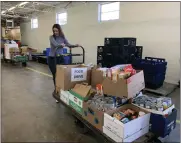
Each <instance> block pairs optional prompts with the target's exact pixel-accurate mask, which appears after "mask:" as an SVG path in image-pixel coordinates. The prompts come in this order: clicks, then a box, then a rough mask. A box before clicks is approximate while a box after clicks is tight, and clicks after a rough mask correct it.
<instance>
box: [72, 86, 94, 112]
mask: <svg viewBox="0 0 181 143" xmlns="http://www.w3.org/2000/svg"><path fill="white" fill-rule="evenodd" d="M91 93H92V89H91V86H90V85H88V84H76V85H75V87H74V88H73V89H71V90H70V91H69V105H70V106H71V107H72V108H73V109H75V110H76V111H77V112H78V113H79V114H81V115H82V114H83V105H84V102H85V101H87V100H88V99H89V97H90V96H91Z"/></svg>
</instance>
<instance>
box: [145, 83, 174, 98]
mask: <svg viewBox="0 0 181 143" xmlns="http://www.w3.org/2000/svg"><path fill="white" fill-rule="evenodd" d="M176 88H177V85H174V84H170V83H167V82H164V83H163V86H162V87H160V88H158V89H150V88H145V89H144V90H143V92H144V93H147V92H148V93H153V94H156V95H160V96H168V95H169V94H171V93H172V92H173V91H174V90H175V89H176Z"/></svg>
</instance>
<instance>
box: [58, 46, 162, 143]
mask: <svg viewBox="0 0 181 143" xmlns="http://www.w3.org/2000/svg"><path fill="white" fill-rule="evenodd" d="M77 47H79V46H69V48H70V53H68V54H63V56H71V57H72V56H82V63H72V59H71V64H83V63H84V62H85V50H84V48H83V47H82V46H80V47H81V48H82V51H83V52H82V54H72V48H77ZM55 61H56V60H55ZM60 103H61V104H63V105H64V106H65V107H67V108H68V109H69V111H70V112H71V114H72V116H73V117H74V118H75V120H74V122H75V124H76V125H77V126H79V127H80V128H81V132H80V133H81V134H80V136H79V137H78V138H77V139H76V140H75V142H78V143H79V141H80V140H81V138H82V136H83V135H85V134H86V133H88V132H89V131H91V132H93V133H94V135H95V137H96V139H97V141H98V142H104V143H116V142H115V141H113V140H112V139H111V138H110V137H108V136H107V135H106V134H104V133H103V132H101V131H100V130H98V129H97V128H95V127H94V126H93V125H91V124H90V123H89V122H88V121H86V120H85V119H84V118H83V117H82V116H81V115H80V114H79V113H78V112H77V111H76V110H74V109H73V108H72V107H70V106H68V105H67V104H65V103H64V102H63V101H62V100H60ZM134 142H149V143H161V141H160V140H159V139H158V137H157V136H156V135H154V134H153V133H151V132H149V133H148V134H146V135H144V136H142V137H140V138H138V139H137V140H136V141H134Z"/></svg>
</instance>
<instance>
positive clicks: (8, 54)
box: [4, 44, 18, 59]
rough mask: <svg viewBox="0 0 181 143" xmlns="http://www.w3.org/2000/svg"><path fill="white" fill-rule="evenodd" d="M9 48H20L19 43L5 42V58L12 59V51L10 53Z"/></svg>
mask: <svg viewBox="0 0 181 143" xmlns="http://www.w3.org/2000/svg"><path fill="white" fill-rule="evenodd" d="M9 48H17V49H18V44H4V56H5V59H11V56H10V53H9Z"/></svg>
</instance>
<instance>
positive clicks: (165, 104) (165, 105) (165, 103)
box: [162, 101, 168, 110]
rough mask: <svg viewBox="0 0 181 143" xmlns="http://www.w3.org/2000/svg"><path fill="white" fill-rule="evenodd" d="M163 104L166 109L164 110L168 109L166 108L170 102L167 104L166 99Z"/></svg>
mask: <svg viewBox="0 0 181 143" xmlns="http://www.w3.org/2000/svg"><path fill="white" fill-rule="evenodd" d="M162 105H163V109H164V110H166V109H167V108H168V104H167V102H166V101H164V102H163V103H162Z"/></svg>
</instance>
